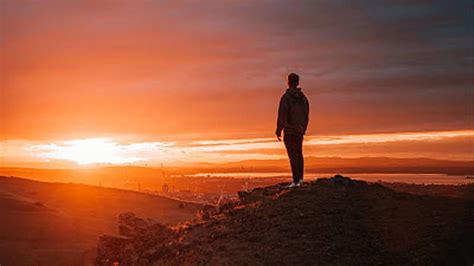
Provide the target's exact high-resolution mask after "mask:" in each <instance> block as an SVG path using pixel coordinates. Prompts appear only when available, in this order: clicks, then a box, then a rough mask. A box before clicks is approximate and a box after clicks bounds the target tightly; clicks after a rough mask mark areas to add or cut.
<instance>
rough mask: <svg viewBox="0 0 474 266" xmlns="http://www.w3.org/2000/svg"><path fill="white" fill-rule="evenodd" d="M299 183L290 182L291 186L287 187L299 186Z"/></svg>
mask: <svg viewBox="0 0 474 266" xmlns="http://www.w3.org/2000/svg"><path fill="white" fill-rule="evenodd" d="M298 184H299V183H295V182H291V184H290V185H289V186H287V188H294V187H297V186H299V185H298Z"/></svg>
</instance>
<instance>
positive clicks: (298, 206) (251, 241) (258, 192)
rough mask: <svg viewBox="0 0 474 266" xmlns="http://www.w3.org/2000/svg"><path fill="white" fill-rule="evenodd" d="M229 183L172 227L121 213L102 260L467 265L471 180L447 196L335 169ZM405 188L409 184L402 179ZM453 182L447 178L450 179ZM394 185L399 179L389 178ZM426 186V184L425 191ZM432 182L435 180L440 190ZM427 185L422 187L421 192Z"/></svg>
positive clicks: (473, 207)
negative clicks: (231, 188)
mask: <svg viewBox="0 0 474 266" xmlns="http://www.w3.org/2000/svg"><path fill="white" fill-rule="evenodd" d="M284 185H285V184H278V185H274V186H270V187H264V188H257V189H253V190H252V191H251V192H241V193H239V200H237V201H233V202H228V203H226V204H224V205H221V206H219V207H218V208H213V207H211V206H208V207H206V208H205V209H203V211H201V213H200V215H199V216H198V218H197V219H196V220H194V221H192V222H189V223H186V224H181V225H178V226H174V227H169V226H165V225H162V224H156V223H150V222H147V221H146V220H143V219H141V218H138V217H136V216H135V215H134V214H131V213H126V214H123V215H121V217H120V221H119V224H120V228H121V230H120V233H121V235H120V236H102V237H101V239H100V243H99V252H98V253H99V256H98V257H97V262H98V263H99V264H101V265H109V264H110V263H112V262H115V261H116V262H120V263H121V265H152V264H153V265H406V264H409V265H472V263H473V262H474V241H473V239H474V222H473V221H474V185H472V184H471V185H465V186H463V187H462V189H463V192H462V193H457V194H456V197H444V196H439V195H436V189H430V190H429V191H431V192H427V191H425V192H427V193H421V194H424V195H415V194H408V193H403V192H396V191H394V190H392V189H389V188H387V187H384V186H382V185H380V184H369V183H366V182H363V181H354V180H351V179H349V178H345V177H341V176H336V177H334V178H330V179H318V180H316V181H314V182H308V183H306V184H305V185H304V186H302V187H300V188H296V189H291V190H288V189H285V186H284ZM406 186H412V187H413V188H416V187H418V185H408V184H406ZM453 188H456V187H453ZM399 189H401V190H403V189H406V188H403V187H399ZM433 191H435V192H433ZM441 191H442V190H441ZM430 193H431V194H433V195H426V194H430Z"/></svg>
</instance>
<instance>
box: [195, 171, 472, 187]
mask: <svg viewBox="0 0 474 266" xmlns="http://www.w3.org/2000/svg"><path fill="white" fill-rule="evenodd" d="M340 174H341V175H344V176H349V177H351V178H353V179H358V180H364V181H367V182H377V181H383V182H402V183H414V184H440V185H462V184H470V183H474V179H467V178H466V176H465V175H462V176H457V175H446V174H412V173H396V174H392V173H390V174H385V173H380V174H377V173H367V174H364V173H357V174H344V173H340ZM334 175H335V174H334V173H308V174H305V179H306V180H314V179H317V178H321V177H332V176H334ZM188 176H196V177H234V178H259V177H260V178H265V177H274V178H276V177H281V178H288V179H290V177H291V173H200V174H194V175H188Z"/></svg>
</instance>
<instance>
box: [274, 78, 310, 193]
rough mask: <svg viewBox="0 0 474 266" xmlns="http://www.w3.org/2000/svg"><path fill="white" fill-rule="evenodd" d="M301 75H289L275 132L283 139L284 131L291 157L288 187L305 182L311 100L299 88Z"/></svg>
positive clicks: (286, 145)
mask: <svg viewBox="0 0 474 266" xmlns="http://www.w3.org/2000/svg"><path fill="white" fill-rule="evenodd" d="M299 80H300V77H299V76H298V75H297V74H295V73H291V74H290V75H288V87H289V88H288V89H287V90H286V92H285V94H284V95H283V96H282V97H281V100H280V107H279V108H278V119H277V128H276V131H275V134H276V136H277V139H278V141H281V132H282V131H283V132H284V137H283V141H284V142H285V147H286V151H287V152H288V157H289V158H290V164H291V172H292V173H293V182H292V183H291V185H289V186H288V187H290V188H292V187H299V186H300V185H301V184H303V172H304V162H303V147H302V146H303V136H304V134H305V133H306V128H307V127H308V120H309V102H308V99H307V98H306V96H304V94H303V92H302V91H301V88H298V84H299Z"/></svg>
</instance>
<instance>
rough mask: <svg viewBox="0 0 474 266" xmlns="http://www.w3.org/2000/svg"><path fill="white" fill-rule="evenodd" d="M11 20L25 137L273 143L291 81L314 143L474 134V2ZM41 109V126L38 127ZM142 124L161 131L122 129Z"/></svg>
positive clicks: (9, 89) (154, 6) (84, 8)
mask: <svg viewBox="0 0 474 266" xmlns="http://www.w3.org/2000/svg"><path fill="white" fill-rule="evenodd" d="M1 7H2V10H3V11H2V15H1V16H2V29H1V34H0V44H1V48H2V50H3V52H4V53H5V54H6V56H5V69H6V70H5V71H6V72H5V81H6V82H5V84H6V85H5V88H4V91H3V93H4V94H3V95H4V98H5V99H4V100H3V101H4V104H3V106H4V107H3V108H5V109H4V112H3V114H4V115H5V116H6V117H7V118H8V117H11V119H6V120H5V121H10V120H12V121H13V120H15V121H17V122H15V123H13V122H6V123H7V126H8V128H9V129H8V130H11V131H12V132H14V131H15V130H16V129H15V128H22V127H24V128H28V125H30V128H31V127H33V126H34V127H35V128H36V126H37V125H39V124H41V123H40V122H39V120H38V121H36V120H34V119H40V118H41V117H43V118H42V119H44V120H48V121H53V122H54V121H55V120H57V124H64V121H76V120H80V121H87V118H88V117H91V118H93V119H95V120H96V121H98V123H99V122H100V124H101V126H100V127H101V128H99V129H95V131H94V132H95V133H97V132H99V131H103V132H112V133H146V134H155V133H156V134H158V133H159V134H165V133H166V134H176V133H177V132H183V131H186V132H190V133H207V132H208V131H209V129H212V130H220V131H221V133H222V134H233V133H235V132H239V133H238V134H244V133H245V132H252V134H255V135H259V134H260V135H262V134H269V133H268V132H272V130H269V129H268V128H271V127H273V125H274V121H273V120H274V117H275V114H274V113H275V109H276V104H277V102H278V98H279V96H280V95H279V94H280V93H282V91H283V89H284V86H285V84H284V77H285V75H286V74H287V73H288V72H290V71H291V72H292V71H296V72H299V73H300V74H301V76H302V86H303V89H304V90H305V92H306V93H307V95H308V96H309V97H310V101H311V102H312V103H313V108H312V110H313V112H312V114H313V116H312V119H311V124H310V133H311V134H319V133H331V134H333V133H351V132H352V133H355V132H386V131H404V130H441V129H443V130H444V129H446V130H449V129H467V128H473V127H474V122H473V120H472V118H471V117H472V115H474V113H473V108H472V100H473V99H474V95H473V91H472V87H473V82H474V80H473V78H472V76H473V75H472V46H473V43H472V27H473V19H472V2H471V1H465V0H461V1H442V0H436V1H424V0H415V1H404V0H391V1H389V0H384V1H362V0H359V1H341V0H337V1H283V0H275V1H269V0H268V1H258V2H257V1H200V2H199V3H196V2H195V1H189V2H187V3H186V2H179V3H178V2H174V1H100V2H99V1H76V0H70V1H26V0H25V1H10V0H6V1H3V2H2V6H1ZM45 76H51V77H54V78H51V79H50V80H43V79H44V77H45ZM118 77H120V79H118ZM27 81H31V82H35V83H36V84H38V86H34V87H31V86H30V83H27ZM25 84H26V85H25ZM39 88H41V89H39ZM45 90H49V92H48V93H45V92H44V91H45ZM25 95H27V96H25ZM52 95H62V97H61V98H60V100H61V101H62V102H58V101H56V100H55V97H54V96H52ZM176 99H180V100H179V102H176ZM79 103H81V104H79ZM101 103H103V107H101V108H99V109H100V111H101V114H99V115H98V114H97V108H95V106H98V105H100V104H101ZM138 103H140V104H138ZM124 104H128V105H130V106H131V107H130V108H123V105H124ZM44 105H48V106H58V107H57V108H53V107H49V108H41V106H44ZM5 106H6V107H5ZM27 106H34V107H36V108H38V109H39V110H40V111H39V114H38V116H35V117H32V118H30V120H28V119H25V118H24V117H25V116H27V115H26V113H21V112H22V110H23V109H25V110H27ZM61 106H74V108H72V107H71V108H69V107H61ZM64 108H65V110H67V111H66V112H61V110H64ZM75 110H77V111H75ZM30 112H31V111H30ZM20 113H21V115H19V114H20ZM58 113H60V114H61V115H59V114H58ZM162 113H169V114H173V115H174V116H175V117H176V118H179V119H177V120H179V121H175V122H173V121H171V120H170V119H164V118H162V117H160V115H161V114H162ZM101 115H102V116H103V117H101ZM138 116H141V117H143V116H149V117H150V121H147V122H144V121H143V120H139V121H132V122H120V121H124V120H127V121H130V120H132V118H133V117H138ZM18 117H22V118H23V120H19V118H18ZM18 121H20V122H18ZM28 121H30V122H28ZM31 121H33V122H31ZM107 121H109V123H108V122H107ZM110 121H112V122H110ZM53 122H51V123H53ZM151 122H153V123H152V124H153V125H152V126H150V125H149V124H150V123H151ZM28 123H29V124H28ZM27 124H28V125H27ZM163 124H166V125H167V126H166V127H163V126H161V125H163ZM182 124H186V125H187V126H182ZM242 124H244V125H242ZM52 126H54V124H53V125H52ZM243 126H245V128H244V129H242V127H243ZM91 127H92V125H91ZM86 128H87V127H86ZM64 130H72V131H73V130H75V128H74V126H72V127H67V128H65V129H64ZM30 131H31V130H30ZM12 134H13V133H12ZM18 134H19V133H18Z"/></svg>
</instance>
